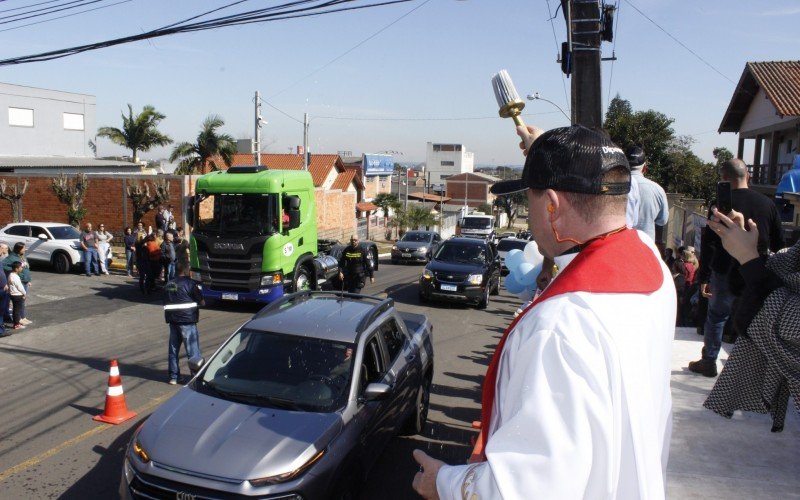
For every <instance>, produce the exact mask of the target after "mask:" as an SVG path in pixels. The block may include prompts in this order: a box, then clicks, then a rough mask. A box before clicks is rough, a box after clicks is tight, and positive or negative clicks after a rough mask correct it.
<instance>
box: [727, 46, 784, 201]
mask: <svg viewBox="0 0 800 500" xmlns="http://www.w3.org/2000/svg"><path fill="white" fill-rule="evenodd" d="M719 132H734V133H737V134H739V145H738V151H737V157H738V158H742V159H744V160H745V161H747V162H748V164H749V167H750V170H751V184H753V185H754V187H756V188H757V189H760V190H762V191H764V192H768V193H769V194H773V193H774V191H775V186H776V184H778V182H779V181H780V179H781V176H782V175H783V174H784V173H786V172H787V171H788V170H790V169H791V168H792V163H793V161H794V158H795V156H796V155H797V154H799V153H800V148H799V147H798V144H800V61H768V62H748V63H747V64H746V65H745V68H744V71H743V72H742V76H741V78H739V83H738V84H737V85H736V90H734V92H733V96H732V97H731V101H730V103H729V104H728V109H727V111H725V116H724V117H723V118H722V123H720V126H719ZM749 140H752V141H754V148H753V157H752V161H748V159H746V158H744V146H745V141H749ZM770 191H771V193H770Z"/></svg>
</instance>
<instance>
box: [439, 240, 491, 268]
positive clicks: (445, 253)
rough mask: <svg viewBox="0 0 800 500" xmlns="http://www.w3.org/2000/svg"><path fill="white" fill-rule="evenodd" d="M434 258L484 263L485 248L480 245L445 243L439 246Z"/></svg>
mask: <svg viewBox="0 0 800 500" xmlns="http://www.w3.org/2000/svg"><path fill="white" fill-rule="evenodd" d="M434 259H436V260H441V261H443V262H458V263H463V264H484V263H486V249H485V248H484V247H483V246H480V245H463V244H459V243H445V244H444V245H442V246H441V247H439V250H438V251H437V252H436V255H435V256H434Z"/></svg>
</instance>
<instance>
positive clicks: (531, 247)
mask: <svg viewBox="0 0 800 500" xmlns="http://www.w3.org/2000/svg"><path fill="white" fill-rule="evenodd" d="M523 254H524V255H525V262H529V263H531V264H533V265H534V266H538V265H539V264H541V263H542V261H543V260H544V256H543V255H542V254H541V253H540V252H539V245H537V244H536V242H535V241H529V242H528V244H527V245H525V250H524V251H523Z"/></svg>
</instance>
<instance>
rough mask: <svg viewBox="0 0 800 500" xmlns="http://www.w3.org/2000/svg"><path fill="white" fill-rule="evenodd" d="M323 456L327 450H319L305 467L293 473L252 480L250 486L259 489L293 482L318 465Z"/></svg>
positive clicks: (302, 466)
mask: <svg viewBox="0 0 800 500" xmlns="http://www.w3.org/2000/svg"><path fill="white" fill-rule="evenodd" d="M323 455H325V450H324V449H322V450H319V451H318V452H316V453H315V454H314V456H313V457H311V459H310V460H309V461H308V462H306V463H304V464H303V465H301V466H300V467H298V468H296V469H295V470H293V471H291V472H286V473H284V474H277V475H275V476H268V477H260V478H258V479H251V480H250V484H252V485H253V486H255V487H257V488H258V487H261V486H267V485H269V484H278V483H285V482H286V481H291V480H292V479H294V478H296V477H298V476H300V475H301V474H303V473H304V472H305V471H307V470H308V469H309V468H310V467H311V466H312V465H314V464H315V463H317V462H318V461H319V459H320V458H322V457H323Z"/></svg>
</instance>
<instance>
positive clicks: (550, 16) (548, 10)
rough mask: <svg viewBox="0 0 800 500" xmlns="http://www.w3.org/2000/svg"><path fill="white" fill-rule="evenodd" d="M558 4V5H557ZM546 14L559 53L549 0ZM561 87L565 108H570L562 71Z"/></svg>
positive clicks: (565, 80)
mask: <svg viewBox="0 0 800 500" xmlns="http://www.w3.org/2000/svg"><path fill="white" fill-rule="evenodd" d="M559 6H560V5H559ZM556 14H558V9H556ZM547 16H548V17H549V18H550V28H552V30H553V42H555V44H556V54H559V55H560V54H561V48H560V47H559V46H558V37H557V36H556V27H555V24H553V19H554V18H555V17H556V16H554V15H553V12H552V10H550V0H547ZM561 87H562V88H563V89H564V102H565V103H566V106H567V109H568V110H569V108H570V100H569V96H568V95H567V78H566V77H565V76H564V72H563V71H562V72H561Z"/></svg>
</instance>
